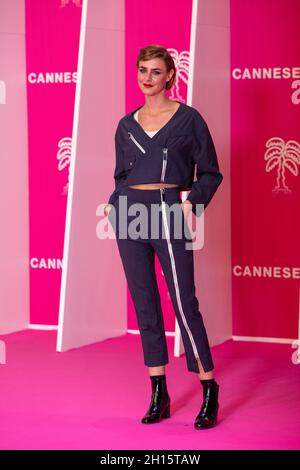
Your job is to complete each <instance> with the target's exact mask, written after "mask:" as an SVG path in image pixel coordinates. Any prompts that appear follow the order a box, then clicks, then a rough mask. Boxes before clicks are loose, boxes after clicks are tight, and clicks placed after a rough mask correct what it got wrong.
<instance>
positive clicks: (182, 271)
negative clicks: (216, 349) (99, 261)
mask: <svg viewBox="0 0 300 470" xmlns="http://www.w3.org/2000/svg"><path fill="white" fill-rule="evenodd" d="M124 196H126V197H127V198H124ZM121 200H122V201H121ZM125 200H126V202H125ZM181 202H182V201H181V198H180V190H179V188H175V187H174V188H164V189H146V190H142V189H135V188H129V187H126V188H125V189H123V190H122V191H121V193H120V195H119V198H118V199H117V201H116V202H115V203H114V208H115V214H116V217H115V216H112V215H111V214H112V211H113V209H112V210H111V212H110V214H109V216H108V218H109V220H110V222H111V224H112V226H113V228H114V231H115V234H116V240H117V244H118V249H119V253H120V256H121V260H122V264H123V267H124V272H125V276H126V279H127V283H128V287H129V290H130V293H131V296H132V300H133V303H134V307H135V312H136V317H137V322H138V326H139V331H140V336H141V342H142V348H143V353H144V364H145V365H146V366H149V367H154V366H162V365H165V364H167V363H168V362H169V357H168V349H167V343H166V335H165V328H164V319H163V313H162V308H161V300H160V294H159V290H158V285H157V279H156V273H155V253H156V254H157V256H158V259H159V261H160V264H161V267H162V270H163V273H164V276H165V279H166V283H167V287H168V290H169V293H170V297H171V300H172V305H173V308H174V311H175V315H176V318H177V321H178V324H179V327H180V331H181V335H182V341H183V344H184V349H185V355H186V361H187V369H188V371H190V372H197V373H199V367H198V364H197V359H200V361H201V363H202V367H203V369H204V370H205V372H208V371H210V370H212V369H213V368H214V364H213V360H212V355H211V351H210V346H209V342H208V338H207V333H206V330H205V326H204V323H203V318H202V315H201V313H200V311H199V302H198V299H197V297H196V295H195V284H194V255H193V253H194V252H193V250H191V249H186V246H185V244H186V242H187V241H189V240H190V239H189V238H188V236H187V235H186V234H187V233H188V234H189V233H190V232H189V230H188V231H187V232H184V227H187V223H186V221H185V219H184V215H183V212H182V209H181V207H180V203H181ZM137 203H138V204H139V206H138V207H141V205H142V206H143V208H144V211H145V212H143V218H140V223H139V224H138V225H136V222H137V217H138V216H139V215H141V212H139V211H137V212H136V213H135V214H134V215H133V214H132V213H131V214H130V210H132V209H135V208H136V207H137V205H135V206H133V205H134V204H137ZM154 205H155V206H156V208H158V214H157V213H156V215H155V216H154V215H153V213H151V206H152V207H154ZM171 206H172V207H173V208H174V207H175V208H176V206H177V209H179V210H177V213H176V214H174V215H173V213H172V211H170V212H169V217H167V215H168V210H170V208H171ZM145 213H146V215H145ZM128 214H129V215H128ZM154 217H156V218H155V220H156V222H157V224H158V231H156V232H155V235H154V236H153V233H152V232H151V223H152V224H153V222H154ZM134 219H135V222H134ZM175 223H176V224H177V225H176V227H177V229H178V227H180V226H181V227H182V236H181V237H178V235H176V233H179V232H178V230H177V232H176V231H175ZM153 225H154V224H153ZM142 228H143V229H144V232H143V233H141V232H142ZM146 228H147V230H146V232H147V233H146V236H145V229H146ZM137 235H138V236H137Z"/></svg>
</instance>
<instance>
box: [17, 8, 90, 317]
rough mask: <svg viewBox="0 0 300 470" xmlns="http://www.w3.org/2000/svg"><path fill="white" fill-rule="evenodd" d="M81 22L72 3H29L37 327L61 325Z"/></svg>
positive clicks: (33, 284)
mask: <svg viewBox="0 0 300 470" xmlns="http://www.w3.org/2000/svg"><path fill="white" fill-rule="evenodd" d="M78 5H79V3H78ZM80 18H81V8H80V6H77V5H76V3H74V2H71V1H69V2H68V1H66V0H38V1H37V0H26V60H27V96H28V139H29V207H30V312H31V313H30V321H31V323H41V324H57V322H58V309H59V295H60V282H61V262H62V253H63V241H64V229H65V217H66V201H67V191H68V171H69V161H70V154H71V136H72V125H73V109H74V98H75V86H76V69H77V59H78V45H79V33H80ZM47 74H48V75H47ZM55 74H57V76H55Z"/></svg>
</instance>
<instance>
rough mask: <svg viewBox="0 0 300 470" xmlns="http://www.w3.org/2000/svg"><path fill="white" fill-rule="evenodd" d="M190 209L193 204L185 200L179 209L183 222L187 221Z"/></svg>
mask: <svg viewBox="0 0 300 470" xmlns="http://www.w3.org/2000/svg"><path fill="white" fill-rule="evenodd" d="M192 207H193V204H192V203H191V201H189V200H188V199H186V200H185V201H184V202H182V203H181V209H182V212H183V216H184V218H185V220H187V218H188V216H189V213H190V212H191V210H192Z"/></svg>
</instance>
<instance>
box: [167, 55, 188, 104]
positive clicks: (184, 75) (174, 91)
mask: <svg viewBox="0 0 300 470" xmlns="http://www.w3.org/2000/svg"><path fill="white" fill-rule="evenodd" d="M167 50H168V52H169V54H170V56H171V57H172V59H173V60H174V63H175V67H176V72H177V73H176V79H175V83H174V85H173V86H172V88H171V96H170V98H171V99H175V100H176V99H178V100H179V101H184V99H183V98H182V96H181V95H180V92H179V80H180V79H181V80H182V81H183V83H185V84H186V85H187V83H188V76H189V66H190V53H189V51H181V52H180V54H179V53H178V51H177V50H176V49H172V48H169V49H167Z"/></svg>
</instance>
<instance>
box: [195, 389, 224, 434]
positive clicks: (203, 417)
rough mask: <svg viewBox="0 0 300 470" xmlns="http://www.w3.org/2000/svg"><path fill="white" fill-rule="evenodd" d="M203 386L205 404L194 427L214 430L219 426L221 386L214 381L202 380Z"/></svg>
mask: <svg viewBox="0 0 300 470" xmlns="http://www.w3.org/2000/svg"><path fill="white" fill-rule="evenodd" d="M200 382H201V383H202V386H203V403H202V407H201V410H200V412H199V413H198V415H197V417H196V420H195V423H194V427H195V428H196V429H207V428H212V427H213V426H215V425H216V424H217V418H218V409H219V402H218V394H219V385H218V384H217V382H215V381H213V380H200Z"/></svg>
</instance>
